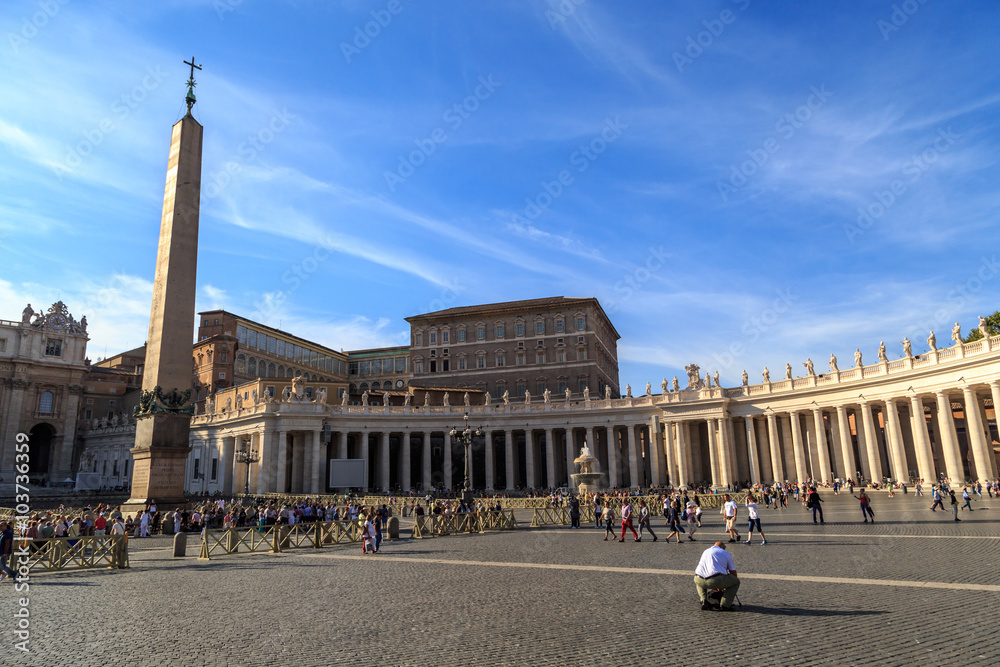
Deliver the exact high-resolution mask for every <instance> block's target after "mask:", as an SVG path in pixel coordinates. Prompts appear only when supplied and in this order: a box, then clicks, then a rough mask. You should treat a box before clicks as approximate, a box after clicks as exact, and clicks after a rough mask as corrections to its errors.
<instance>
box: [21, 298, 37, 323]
mask: <svg viewBox="0 0 1000 667" xmlns="http://www.w3.org/2000/svg"><path fill="white" fill-rule="evenodd" d="M34 314H35V311H34V309H32V307H31V304H30V303H29V304H28V305H27V306H25V308H24V310H22V311H21V324H28V323H30V322H31V316H32V315H34Z"/></svg>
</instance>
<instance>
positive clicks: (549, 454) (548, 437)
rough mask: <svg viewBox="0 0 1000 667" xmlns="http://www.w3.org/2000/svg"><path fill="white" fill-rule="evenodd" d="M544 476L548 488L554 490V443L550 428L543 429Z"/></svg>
mask: <svg viewBox="0 0 1000 667" xmlns="http://www.w3.org/2000/svg"><path fill="white" fill-rule="evenodd" d="M545 475H546V477H548V487H549V488H550V489H554V488H556V443H555V442H554V441H553V439H552V428H551V427H549V428H546V429H545Z"/></svg>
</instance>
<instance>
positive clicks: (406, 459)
mask: <svg viewBox="0 0 1000 667" xmlns="http://www.w3.org/2000/svg"><path fill="white" fill-rule="evenodd" d="M411 444H412V443H411V442H410V430H409V429H407V430H406V431H404V432H403V463H402V465H401V467H402V470H400V471H399V473H400V474H399V482H400V484H401V485H402V486H403V493H409V492H410V490H411V489H412V488H413V486H412V485H411V484H410V466H411V462H410V461H411V459H410V456H411V454H412V452H411V451H410V447H411Z"/></svg>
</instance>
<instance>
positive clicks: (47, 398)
mask: <svg viewBox="0 0 1000 667" xmlns="http://www.w3.org/2000/svg"><path fill="white" fill-rule="evenodd" d="M52 403H53V396H52V392H51V391H43V392H42V395H41V397H40V398H39V400H38V411H39V412H40V413H42V414H43V415H50V414H52Z"/></svg>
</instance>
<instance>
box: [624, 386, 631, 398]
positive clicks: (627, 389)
mask: <svg viewBox="0 0 1000 667" xmlns="http://www.w3.org/2000/svg"><path fill="white" fill-rule="evenodd" d="M625 397H626V398H632V385H630V384H626V385H625Z"/></svg>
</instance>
